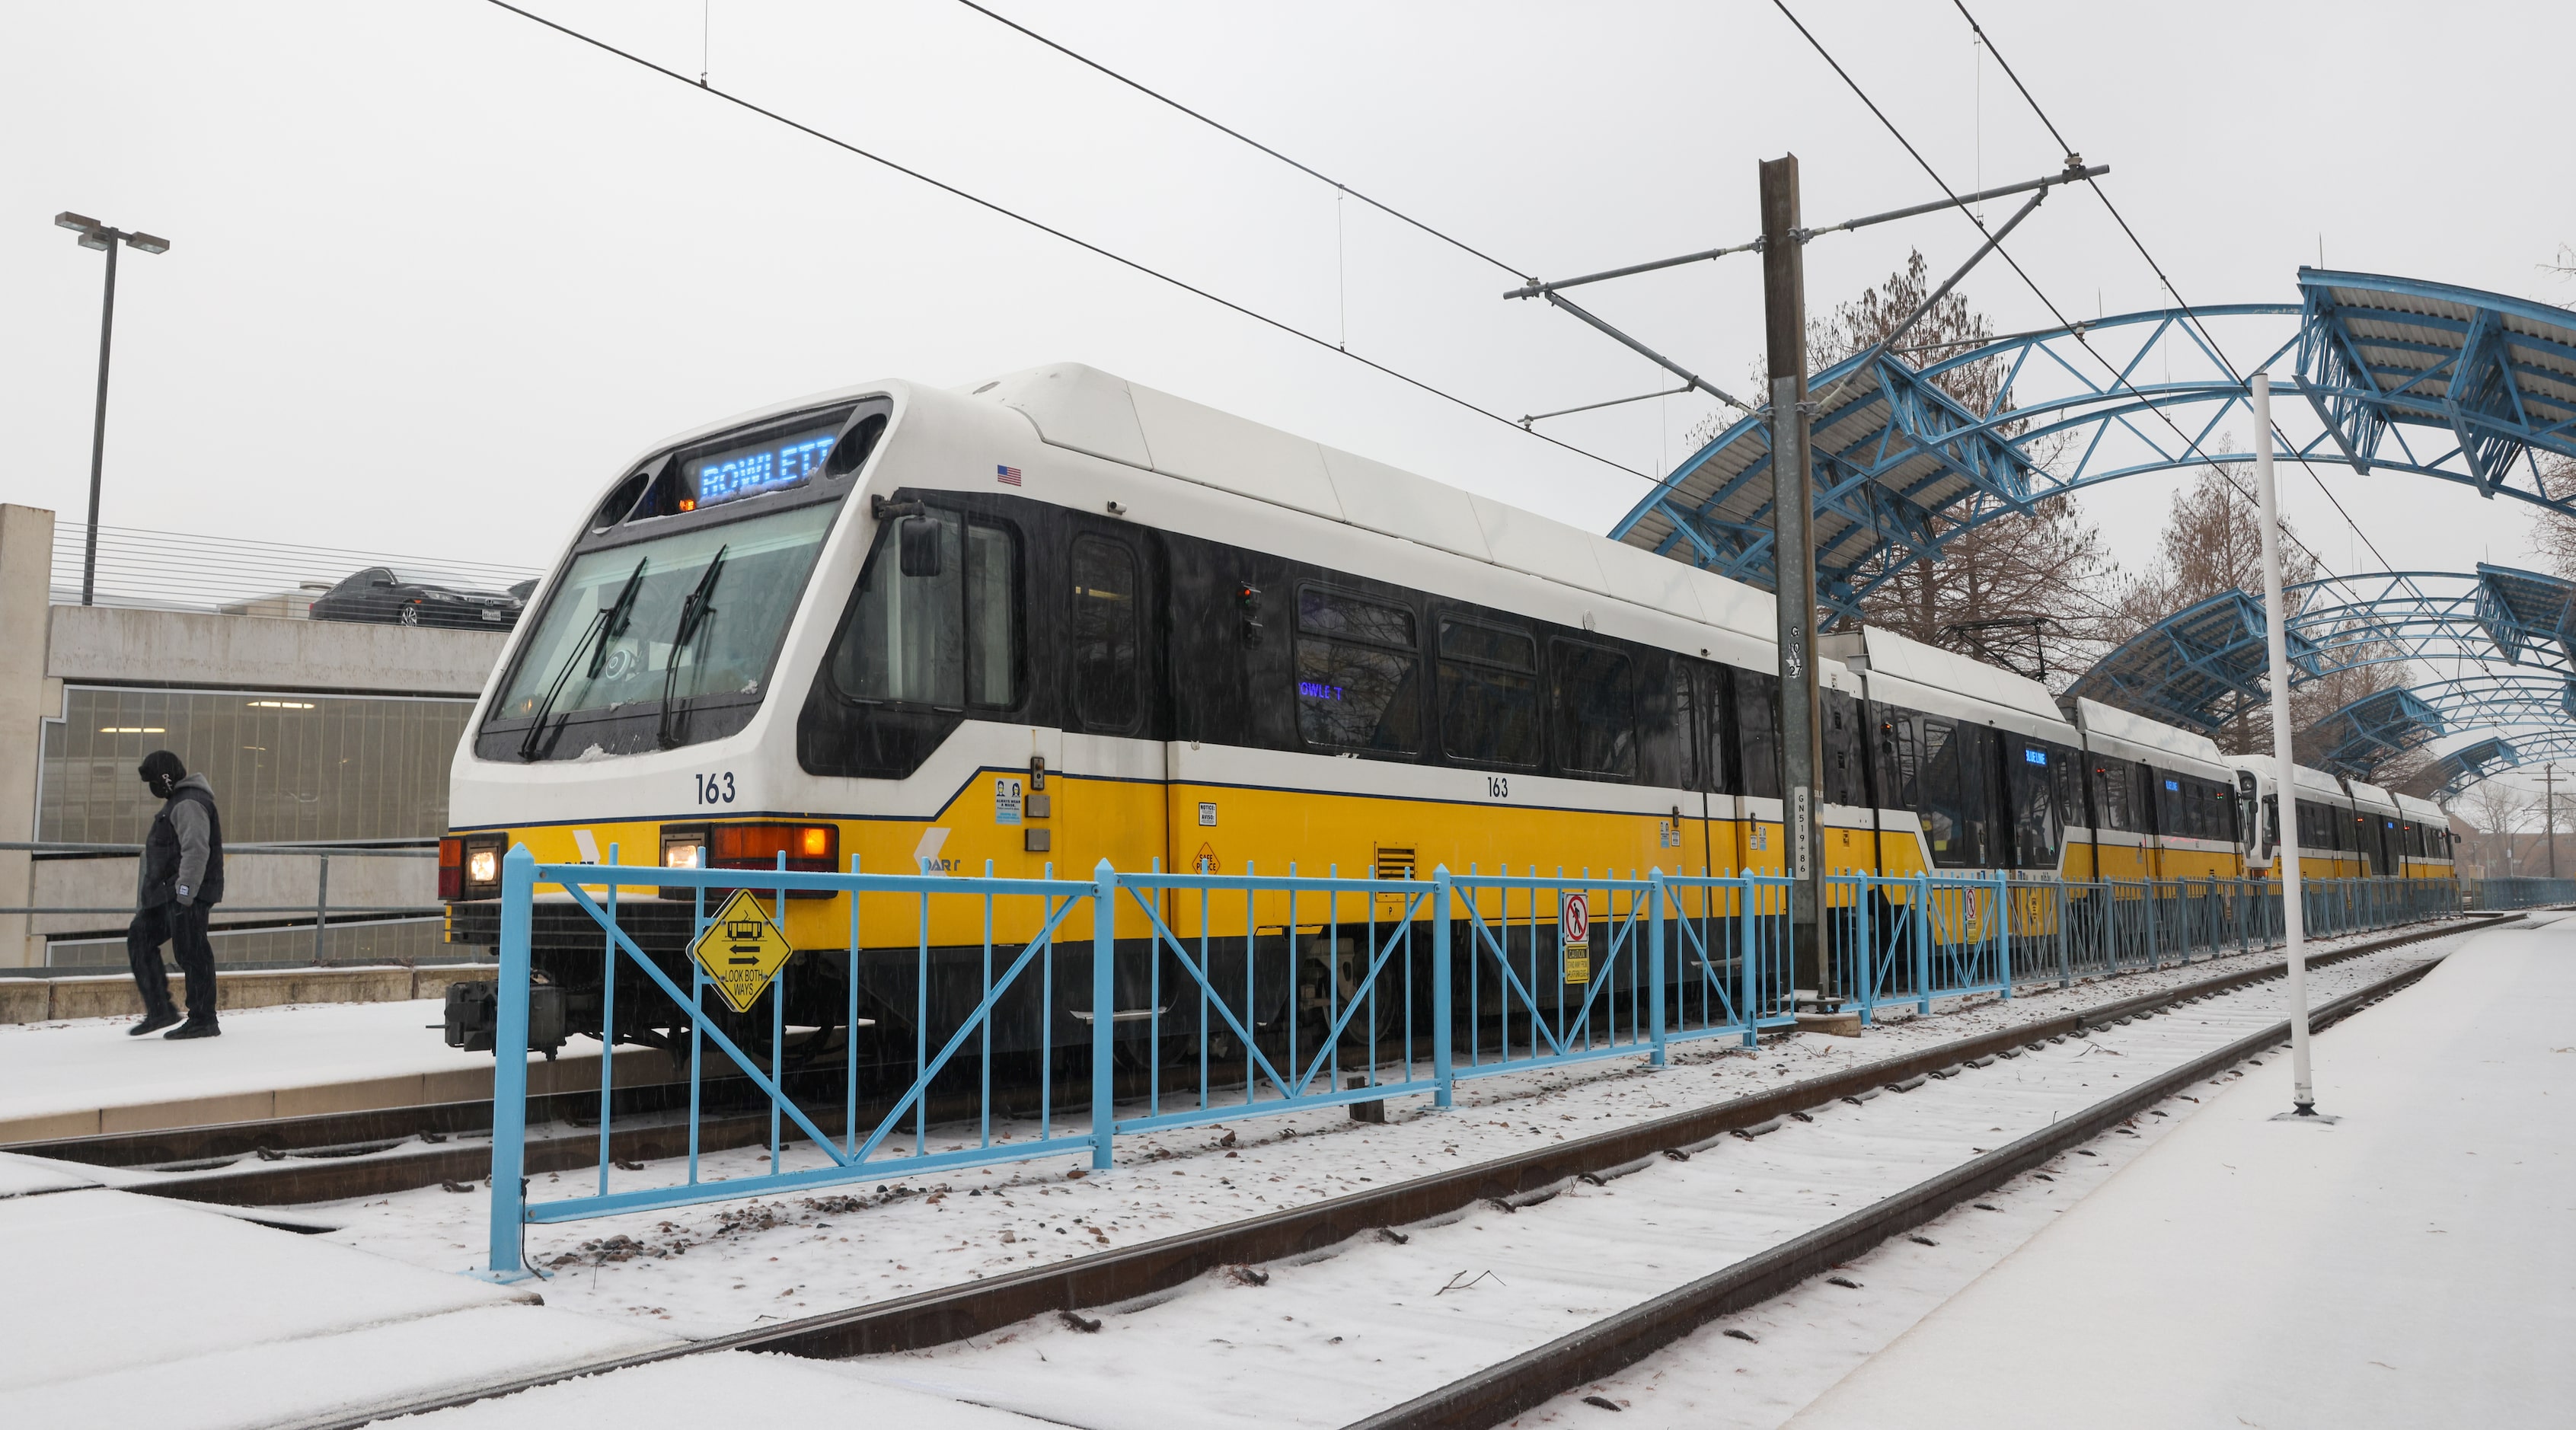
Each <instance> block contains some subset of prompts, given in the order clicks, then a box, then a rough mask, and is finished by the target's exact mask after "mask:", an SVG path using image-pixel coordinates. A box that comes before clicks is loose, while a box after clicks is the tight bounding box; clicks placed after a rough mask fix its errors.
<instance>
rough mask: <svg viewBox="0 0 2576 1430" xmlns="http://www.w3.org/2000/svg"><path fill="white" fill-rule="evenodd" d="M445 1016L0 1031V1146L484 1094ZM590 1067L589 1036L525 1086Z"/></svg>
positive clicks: (319, 1009)
mask: <svg viewBox="0 0 2576 1430" xmlns="http://www.w3.org/2000/svg"><path fill="white" fill-rule="evenodd" d="M444 1016H445V1010H444V1007H443V1005H441V1004H440V1003H439V1002H438V1001H437V1000H435V999H420V1000H416V1001H412V1002H403V1003H308V1004H298V1005H290V1006H287V1007H282V1008H247V1009H241V1010H237V1011H234V1012H228V1013H226V1014H224V1015H223V1028H224V1035H223V1036H222V1037H220V1038H203V1039H197V1040H194V1041H190V1042H179V1043H174V1042H171V1041H169V1040H168V1039H165V1038H163V1037H160V1036H159V1035H157V1034H155V1035H152V1036H148V1037H141V1038H133V1037H128V1036H126V1031H125V1030H126V1029H127V1028H129V1027H131V1026H132V1025H133V1021H134V1020H133V1019H130V1018H83V1019H77V1020H74V1021H71V1022H66V1023H43V1024H31V1025H23V1026H20V1025H12V1026H6V1027H0V1145H5V1144H8V1143H13V1142H33V1141H41V1140H49V1139H52V1138H57V1137H87V1136H93V1135H96V1134H98V1133H103V1132H142V1131H151V1130H155V1129H159V1128H165V1127H199V1126H207V1125H211V1124H215V1123H223V1122H251V1121H258V1120H261V1119H265V1118H271V1117H299V1116H304V1115H307V1114H312V1113H322V1112H355V1111H362V1110H366V1109H370V1108H378V1107H401V1106H407V1105H410V1104H413V1103H421V1102H465V1101H472V1100H476V1099H481V1098H488V1097H490V1096H491V1095H492V1055H491V1054H490V1053H464V1052H459V1051H457V1050H456V1049H454V1048H451V1047H449V1046H447V1044H446V1041H445V1040H444V1038H443V1037H442V1035H441V1034H440V1032H439V1031H438V1030H437V1027H436V1026H434V1025H438V1024H441V1023H442V1022H443V1019H444ZM584 1047H587V1048H589V1049H590V1051H589V1052H588V1054H587V1055H586V1056H585V1055H584V1054H583V1053H582V1052H581V1051H580V1049H582V1048H584ZM630 1063H633V1064H634V1065H635V1066H636V1069H637V1071H636V1073H634V1074H630V1073H629V1072H628V1071H627V1069H628V1066H629V1064H630ZM598 1065H599V1054H598V1049H597V1045H596V1044H589V1043H575V1044H573V1045H571V1046H568V1047H567V1048H565V1050H564V1052H563V1055H562V1056H561V1057H560V1058H559V1059H558V1060H557V1061H555V1062H554V1063H551V1064H549V1063H547V1062H546V1061H545V1059H544V1058H543V1057H542V1056H538V1055H531V1057H530V1066H529V1076H528V1080H529V1091H531V1092H538V1093H543V1092H557V1091H572V1090H575V1089H579V1088H584V1087H590V1088H596V1087H597V1086H598V1085H599V1082H598V1078H599V1072H598ZM647 1065H649V1066H650V1067H652V1068H653V1069H656V1070H657V1071H656V1076H657V1077H658V1069H660V1068H661V1067H662V1066H663V1060H662V1057H661V1054H659V1053H653V1052H649V1051H647V1050H645V1049H634V1050H631V1051H629V1052H621V1053H620V1054H618V1059H617V1066H618V1075H619V1077H621V1078H625V1077H629V1076H635V1075H641V1074H642V1073H643V1072H644V1071H645V1069H646V1067H647Z"/></svg>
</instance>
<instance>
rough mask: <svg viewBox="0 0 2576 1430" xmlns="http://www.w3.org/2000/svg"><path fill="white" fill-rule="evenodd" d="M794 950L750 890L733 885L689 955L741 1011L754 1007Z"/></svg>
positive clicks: (736, 1009)
mask: <svg viewBox="0 0 2576 1430" xmlns="http://www.w3.org/2000/svg"><path fill="white" fill-rule="evenodd" d="M794 951H795V950H793V949H791V948H789V947H788V946H787V935H785V934H783V933H780V932H779V931H778V925H776V924H774V923H771V922H770V921H769V915H768V914H767V913H766V912H765V911H763V910H762V908H761V907H760V900H759V898H757V897H756V896H754V895H753V893H752V892H751V891H750V890H749V889H736V890H734V891H733V895H732V897H730V898H727V899H726V900H725V901H724V907H723V908H722V909H719V910H718V911H717V912H716V916H715V917H714V918H712V919H710V920H708V921H707V926H706V928H705V929H703V930H701V931H700V932H699V934H698V939H697V942H695V943H693V944H691V945H690V946H689V955H690V957H692V958H695V959H696V960H697V961H698V967H700V968H703V969H705V970H706V971H707V981H708V982H710V983H713V984H714V985H715V986H716V989H717V991H718V992H720V993H722V994H724V1000H725V1003H726V1005H727V1006H729V1007H731V1008H732V1009H733V1010H734V1011H735V1012H737V1013H748V1012H750V1011H751V1005H752V1004H754V1003H757V1002H759V1001H760V993H761V990H762V989H764V988H767V987H768V986H769V980H770V979H772V978H775V977H777V976H778V970H779V969H780V968H781V967H783V966H784V965H785V964H786V962H787V955H788V954H790V953H793V952H794Z"/></svg>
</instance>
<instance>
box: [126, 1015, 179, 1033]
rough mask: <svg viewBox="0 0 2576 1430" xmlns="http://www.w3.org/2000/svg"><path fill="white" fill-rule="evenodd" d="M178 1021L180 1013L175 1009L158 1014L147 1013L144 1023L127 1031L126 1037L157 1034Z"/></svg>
mask: <svg viewBox="0 0 2576 1430" xmlns="http://www.w3.org/2000/svg"><path fill="white" fill-rule="evenodd" d="M178 1021H179V1013H178V1010H177V1009H175V1008H164V1009H162V1010H161V1011H160V1012H158V1013H146V1014H144V1015H143V1021H142V1022H140V1023H137V1024H135V1025H134V1026H133V1027H131V1028H128V1029H126V1030H125V1036H127V1037H129V1038H139V1037H142V1036H143V1035H144V1034H146V1033H157V1032H159V1031H161V1030H162V1029H163V1028H166V1027H169V1026H170V1025H171V1024H173V1023H176V1022H178Z"/></svg>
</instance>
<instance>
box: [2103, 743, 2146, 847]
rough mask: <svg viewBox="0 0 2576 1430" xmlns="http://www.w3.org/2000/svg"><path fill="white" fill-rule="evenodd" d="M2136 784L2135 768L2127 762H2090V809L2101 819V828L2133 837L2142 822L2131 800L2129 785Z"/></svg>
mask: <svg viewBox="0 0 2576 1430" xmlns="http://www.w3.org/2000/svg"><path fill="white" fill-rule="evenodd" d="M2136 782H2137V767H2136V766H2134V765H2132V764H2130V763H2129V762H2128V761H2126V760H2096V761H2094V763H2093V808H2094V810H2095V812H2096V813H2098V814H2099V815H2100V816H2101V820H2102V828H2104V829H2108V830H2117V831H2119V832H2121V833H2124V834H2134V833H2136V832H2137V831H2138V829H2139V828H2140V827H2141V826H2142V825H2143V824H2144V823H2145V821H2144V820H2142V819H2140V818H2139V817H2138V814H2139V811H2138V809H2137V802H2136V800H2135V799H2134V798H2133V796H2134V794H2135V791H2134V790H2133V789H2132V788H2131V786H2132V785H2134V784H2135V783H2136Z"/></svg>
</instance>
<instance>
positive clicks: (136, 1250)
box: [0, 1153, 672, 1430]
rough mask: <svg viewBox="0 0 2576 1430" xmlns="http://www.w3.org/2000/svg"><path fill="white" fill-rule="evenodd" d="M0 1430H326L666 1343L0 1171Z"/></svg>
mask: <svg viewBox="0 0 2576 1430" xmlns="http://www.w3.org/2000/svg"><path fill="white" fill-rule="evenodd" d="M0 1265H5V1266H7V1267H8V1268H9V1281H10V1284H11V1285H13V1286H17V1287H21V1288H28V1287H41V1288H43V1292H42V1294H40V1295H39V1294H19V1295H11V1296H5V1297H0V1345H6V1346H8V1347H9V1354H8V1355H6V1356H0V1425H13V1426H17V1425H23V1426H39V1425H41V1426H48V1427H83V1426H123V1425H149V1426H153V1427H156V1430H230V1428H231V1427H251V1426H262V1427H278V1426H296V1425H312V1424H321V1423H328V1422H331V1421H334V1420H339V1419H342V1418H345V1417H349V1416H353V1415H361V1414H364V1413H366V1412H368V1411H369V1410H371V1409H374V1408H377V1407H382V1406H390V1405H394V1404H398V1403H400V1402H402V1401H405V1400H408V1399H411V1398H413V1397H417V1396H420V1395H424V1394H428V1393H433V1392H436V1391H439V1390H443V1389H448V1388H452V1387H460V1386H463V1385H469V1384H478V1383H490V1382H493V1381H500V1380H507V1379H510V1378H512V1377H516V1376H526V1375H536V1374H542V1373H545V1372H549V1371H558V1370H561V1369H564V1368H568V1367H571V1366H575V1365H582V1364H589V1363H593V1362H596V1361H598V1360H601V1359H604V1358H609V1357H615V1356H624V1355H640V1354H645V1353H648V1352H651V1351H653V1350H656V1349H660V1348H662V1347H665V1346H668V1345H670V1344H672V1341H671V1339H670V1338H669V1337H667V1336H664V1335H659V1334H656V1333H654V1332H652V1331H649V1330H646V1329H645V1328H643V1327H641V1326H638V1325H634V1324H632V1323H621V1322H616V1321H611V1320H607V1319H603V1318H598V1317H592V1316H586V1315H582V1314H580V1313H577V1312H573V1311H565V1310H559V1309H555V1308H551V1307H546V1306H544V1305H542V1304H541V1303H540V1301H539V1298H538V1296H537V1295H536V1294H535V1292H534V1291H533V1290H531V1289H529V1288H524V1287H506V1288H505V1287H498V1286H493V1285H489V1284H487V1283H485V1282H481V1281H477V1280H474V1279H471V1278H468V1277H464V1276H457V1275H451V1274H447V1273H442V1272H437V1271H430V1270H425V1269H423V1268H420V1267H416V1266H408V1265H405V1264H403V1263H401V1262H397V1261H393V1260H390V1259H388V1258H385V1257H381V1256H377V1255H374V1254H372V1253H369V1252H365V1251H360V1250H357V1249H355V1248H352V1247H347V1246H342V1245H338V1244H336V1243H333V1242H330V1241H326V1240H324V1239H322V1238H319V1237H312V1236H299V1235H296V1234H294V1233H292V1232H288V1231H281V1230H277V1229H275V1228H273V1227H268V1226H262V1225H258V1224H256V1223H253V1222H251V1221H248V1220H244V1219H241V1218H238V1217H234V1216H229V1215H226V1214H224V1213H221V1212H218V1211H214V1210H209V1209H207V1208H203V1207H197V1206H191V1205H188V1204H185V1203H180V1202H173V1201H167V1200H164V1199H162V1198H158V1197H146V1196H136V1195H133V1194H131V1193H127V1192H120V1191H116V1190H113V1189H111V1188H106V1187H100V1186H97V1185H95V1184H92V1183H90V1182H88V1181H87V1180H86V1179H84V1178H83V1177H82V1176H81V1175H80V1174H79V1172H78V1171H77V1170H76V1169H67V1168H65V1167H64V1166H63V1165H61V1164H59V1163H50V1162H43V1161H39V1160H37V1159H34V1158H26V1157H14V1156H10V1155H8V1154H6V1153H0Z"/></svg>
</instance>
